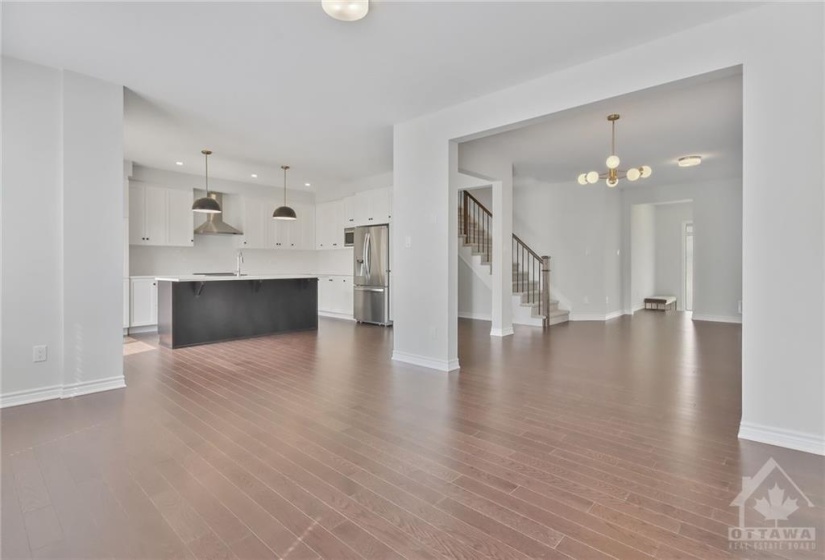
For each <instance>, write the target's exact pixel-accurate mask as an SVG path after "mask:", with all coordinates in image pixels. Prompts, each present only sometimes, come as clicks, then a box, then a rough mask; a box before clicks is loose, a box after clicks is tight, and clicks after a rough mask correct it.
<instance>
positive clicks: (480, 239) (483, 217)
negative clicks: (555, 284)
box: [458, 191, 550, 327]
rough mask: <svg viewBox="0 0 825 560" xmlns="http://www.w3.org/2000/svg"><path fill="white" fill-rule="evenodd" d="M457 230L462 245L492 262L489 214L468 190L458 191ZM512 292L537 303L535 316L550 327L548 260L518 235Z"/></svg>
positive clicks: (514, 252)
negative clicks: (470, 247)
mask: <svg viewBox="0 0 825 560" xmlns="http://www.w3.org/2000/svg"><path fill="white" fill-rule="evenodd" d="M458 196H459V203H458V208H459V218H460V219H459V224H458V227H459V230H460V232H459V233H461V235H463V236H464V239H465V242H466V243H467V244H468V245H472V246H473V247H474V248H475V249H476V250H477V251H478V252H480V253H481V254H482V255H483V256H484V260H485V261H487V262H490V263H492V262H493V258H492V257H493V246H492V234H493V231H492V226H493V213H492V212H490V211H489V210H488V209H487V208H486V207H485V206H484V205H483V204H482V203H481V202H480V201H479V200H478V199H477V198H476V197H474V196H473V195H472V194H470V192H469V191H459V193H458ZM512 251H513V276H512V277H513V291H514V292H520V293H526V294H527V298H528V301H530V302H533V303H538V307H539V309H538V314H539V315H540V316H541V317H542V318H543V319H542V324H543V325H544V326H545V327H548V326H549V325H550V312H549V310H550V257H546V256H545V257H541V256H539V254H538V253H536V252H535V251H533V250H532V249H531V248H530V246H529V245H527V244H526V243H525V242H524V241H522V240H521V239H520V238H519V236H518V235H516V234H515V233H514V234H513V246H512Z"/></svg>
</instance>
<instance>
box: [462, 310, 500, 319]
mask: <svg viewBox="0 0 825 560" xmlns="http://www.w3.org/2000/svg"><path fill="white" fill-rule="evenodd" d="M458 318H459V319H472V320H474V321H492V320H493V317H492V316H491V315H490V314H489V313H473V312H467V311H459V312H458Z"/></svg>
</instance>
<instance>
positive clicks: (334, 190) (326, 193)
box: [315, 171, 392, 202]
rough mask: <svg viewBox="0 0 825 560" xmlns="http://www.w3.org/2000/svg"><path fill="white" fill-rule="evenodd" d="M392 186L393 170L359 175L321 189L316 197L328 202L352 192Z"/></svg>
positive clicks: (319, 200)
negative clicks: (366, 175)
mask: <svg viewBox="0 0 825 560" xmlns="http://www.w3.org/2000/svg"><path fill="white" fill-rule="evenodd" d="M391 186H392V172H391V171H387V172H386V173H379V174H378V175H370V176H368V177H359V178H357V179H351V180H348V181H342V182H340V183H338V184H337V185H332V186H330V187H327V188H324V189H323V190H319V191H318V192H317V193H316V195H315V197H316V198H317V200H318V202H327V201H329V200H338V199H340V198H345V197H347V196H349V195H351V194H355V193H357V192H361V191H369V190H372V189H386V188H387V187H391Z"/></svg>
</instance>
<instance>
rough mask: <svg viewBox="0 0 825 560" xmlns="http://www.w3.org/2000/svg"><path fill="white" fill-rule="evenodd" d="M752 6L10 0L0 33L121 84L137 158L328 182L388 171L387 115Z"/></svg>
mask: <svg viewBox="0 0 825 560" xmlns="http://www.w3.org/2000/svg"><path fill="white" fill-rule="evenodd" d="M752 6H753V4H747V3H736V2H733V3H727V2H701V3H693V2H683V3H680V2H667V3H644V2H642V3H618V2H608V3H595V2H583V3H550V2H519V3H513V2H389V1H373V2H372V7H371V10H370V13H369V15H368V16H367V17H366V18H365V19H363V20H361V21H359V22H355V23H342V22H339V21H336V20H333V19H331V18H330V17H328V16H326V15H325V14H324V12H323V11H322V10H321V6H320V1H300V2H279V3H275V2H273V3H262V2H258V3H196V2H184V3H160V2H152V3H125V2H120V3H96V2H92V3H70V2H63V3H51V4H50V3H39V2H32V3H13V2H12V3H10V2H4V3H3V4H2V10H3V29H2V46H3V52H4V54H6V55H9V56H13V57H17V58H21V59H24V60H29V61H33V62H37V63H41V64H45V65H48V66H53V67H60V68H66V69H69V70H73V71H77V72H81V73H84V74H87V75H91V76H95V77H98V78H101V79H104V80H107V81H110V82H114V83H118V84H123V85H125V86H126V87H127V88H128V90H129V91H128V92H127V97H126V156H127V158H129V159H133V160H135V161H136V162H137V163H140V164H144V165H148V166H152V167H157V168H161V169H171V170H176V171H186V172H190V173H200V172H201V169H202V160H201V158H202V156H201V155H200V150H201V148H203V147H209V148H211V149H212V150H214V151H215V155H214V156H213V157H212V159H210V173H214V175H215V176H218V177H223V178H226V179H234V180H244V181H252V180H251V179H250V174H251V173H257V174H258V175H259V179H258V181H260V182H261V183H262V184H272V183H275V184H280V180H281V179H280V176H281V175H280V170H279V169H278V166H279V165H280V164H282V163H289V164H291V165H292V166H293V169H294V170H293V171H292V172H291V175H290V186H297V185H303V183H304V182H311V183H312V184H313V186H314V187H320V188H323V187H324V185H326V184H333V183H338V182H340V181H343V180H351V179H354V178H359V177H364V176H368V175H372V174H377V173H382V172H386V171H389V170H390V169H391V168H392V124H393V123H396V122H401V121H404V120H407V119H409V118H412V117H415V116H417V115H421V114H426V113H429V112H432V111H435V110H437V109H439V108H442V107H445V106H448V105H451V104H455V103H458V102H461V101H464V100H467V99H470V98H473V97H476V96H479V95H482V94H485V93H488V92H491V91H495V90H498V89H501V88H504V87H507V86H509V85H512V84H515V83H519V82H522V81H525V80H528V79H531V78H534V77H537V76H540V75H542V74H546V73H549V72H551V71H554V70H557V69H559V68H563V67H567V66H571V65H574V64H577V63H580V62H583V61H585V60H589V59H593V58H597V57H599V56H604V55H606V54H609V53H611V52H614V51H616V50H620V49H624V48H628V47H630V46H633V45H636V44H640V43H643V42H646V41H649V40H651V39H654V38H656V37H660V36H664V35H668V34H671V33H674V32H677V31H679V30H681V29H685V28H688V27H692V26H695V25H698V24H701V23H703V22H706V21H710V20H713V19H717V18H720V17H724V16H726V15H729V14H731V13H733V12H736V11H740V10H744V9H748V8H750V7H752ZM639 123H640V120H639V119H636V118H635V117H633V116H632V115H628V119H627V122H624V121H623V122H622V126H620V129H619V130H620V135H622V134H625V131H626V134H627V135H628V144H627V147H628V148H630V147H631V145H630V144H629V141H630V138H631V136H630V135H631V134H632V130H633V127H634V126H636V125H638V124H639ZM605 132H606V131H605ZM620 138H621V136H620ZM620 145H621V144H620ZM628 155H630V152H629V153H628ZM592 157H593V158H596V161H597V162H598V161H599V160H600V156H599V154H598V153H595V152H594V153H593V156H592ZM175 161H183V162H184V163H185V165H184V166H183V167H177V166H176V165H175ZM654 163H655V162H654Z"/></svg>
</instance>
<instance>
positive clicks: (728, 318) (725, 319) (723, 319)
mask: <svg viewBox="0 0 825 560" xmlns="http://www.w3.org/2000/svg"><path fill="white" fill-rule="evenodd" d="M693 320H694V321H711V322H714V323H742V317H737V316H732V315H706V314H704V313H696V312H695V311H694V312H693Z"/></svg>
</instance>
